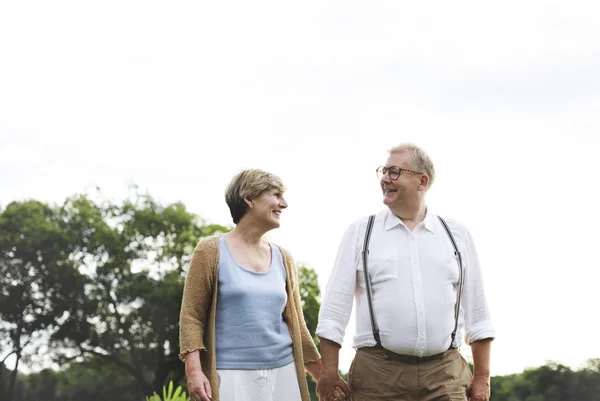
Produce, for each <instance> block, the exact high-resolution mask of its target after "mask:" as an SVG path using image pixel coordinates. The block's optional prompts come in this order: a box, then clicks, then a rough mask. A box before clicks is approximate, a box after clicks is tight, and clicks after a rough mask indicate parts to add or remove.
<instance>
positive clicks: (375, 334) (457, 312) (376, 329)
mask: <svg viewBox="0 0 600 401" xmlns="http://www.w3.org/2000/svg"><path fill="white" fill-rule="evenodd" d="M438 219H439V220H440V222H441V223H442V226H443V227H444V230H445V231H446V234H448V238H450V242H452V247H453V248H454V256H455V257H456V260H457V262H458V270H459V271H458V291H456V304H455V305H454V330H452V334H451V342H450V347H451V348H452V347H453V346H454V339H455V338H456V331H457V330H458V318H459V315H460V301H461V298H462V292H463V285H464V272H463V262H462V255H461V253H460V251H459V250H458V245H457V244H456V240H455V239H454V236H453V235H452V231H450V227H448V224H447V223H446V221H444V219H443V218H441V217H440V216H438ZM374 224H375V215H371V216H369V220H368V221H367V229H366V231H365V240H364V243H363V249H362V261H363V274H364V276H365V288H366V291H367V301H368V304H369V316H370V318H371V328H372V330H373V337H374V338H375V342H376V343H377V346H378V347H382V345H381V338H380V336H379V326H378V325H377V318H376V316H375V312H374V309H373V296H372V289H371V278H370V276H369V271H368V260H369V242H370V241H371V232H372V231H373V225H374ZM382 348H383V347H382Z"/></svg>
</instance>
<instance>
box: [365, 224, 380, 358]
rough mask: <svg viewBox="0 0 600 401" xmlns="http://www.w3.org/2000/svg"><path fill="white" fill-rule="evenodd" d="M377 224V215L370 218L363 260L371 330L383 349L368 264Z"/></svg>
mask: <svg viewBox="0 0 600 401" xmlns="http://www.w3.org/2000/svg"><path fill="white" fill-rule="evenodd" d="M374 223H375V215H371V216H369V221H368V222H367V231H366V232H365V242H364V243H363V250H362V260H363V273H364V275H365V288H366V289H367V301H368V303H369V315H370V316H371V328H372V329H373V337H375V342H376V343H377V345H378V346H379V347H381V339H380V338H379V326H378V325H377V318H376V317H375V313H374V311H373V296H372V292H371V279H370V278H369V272H368V268H367V264H368V261H369V241H371V232H372V231H373V224H374Z"/></svg>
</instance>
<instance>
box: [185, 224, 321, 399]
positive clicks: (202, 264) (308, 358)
mask: <svg viewBox="0 0 600 401" xmlns="http://www.w3.org/2000/svg"><path fill="white" fill-rule="evenodd" d="M280 249H281V253H282V255H283V264H284V266H285V272H286V277H287V280H286V292H287V295H288V300H287V304H286V305H285V310H284V312H283V320H284V321H285V322H286V323H287V326H288V328H289V331H290V334H291V336H292V349H293V352H294V362H295V365H296V372H297V375H298V385H299V386H300V394H301V395H302V401H309V400H310V396H309V393H308V385H307V383H306V373H305V371H304V364H305V363H308V362H315V361H318V360H319V359H320V356H319V352H318V351H317V348H316V347H315V343H314V342H313V339H312V337H311V336H310V333H309V331H308V329H307V328H306V323H305V322H304V316H303V314H302V304H301V303H300V292H299V290H298V272H297V271H296V267H295V265H294V261H293V259H292V257H291V256H290V254H289V252H287V251H286V250H285V249H283V248H280ZM218 263H219V236H212V237H206V238H203V239H202V240H200V242H199V243H198V245H196V248H195V249H194V253H193V255H192V261H191V262H190V268H189V271H188V274H187V277H186V279H185V287H184V290H183V300H182V303H181V314H180V317H179V347H180V354H179V358H180V359H181V360H182V361H184V360H185V356H186V355H187V354H188V353H190V352H192V351H195V350H200V363H201V365H202V371H203V372H204V374H205V375H206V377H207V378H208V380H209V381H210V387H211V389H212V399H213V401H219V385H218V379H217V369H216V355H215V354H216V351H215V347H216V342H215V316H216V311H217V285H218V282H219V280H218V277H219V276H218V272H217V265H218Z"/></svg>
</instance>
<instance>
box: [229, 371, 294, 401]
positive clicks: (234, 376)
mask: <svg viewBox="0 0 600 401" xmlns="http://www.w3.org/2000/svg"><path fill="white" fill-rule="evenodd" d="M217 376H218V378H219V398H220V400H221V401H301V398H300V388H299V386H298V376H297V375H296V365H295V364H294V362H292V363H290V364H289V365H285V366H282V367H280V368H275V369H260V370H237V369H217Z"/></svg>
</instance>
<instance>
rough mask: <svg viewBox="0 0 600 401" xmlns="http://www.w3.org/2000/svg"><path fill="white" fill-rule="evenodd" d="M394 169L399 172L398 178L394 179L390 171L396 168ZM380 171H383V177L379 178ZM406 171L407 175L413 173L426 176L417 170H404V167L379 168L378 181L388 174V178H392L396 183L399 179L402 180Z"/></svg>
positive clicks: (376, 172) (376, 171)
mask: <svg viewBox="0 0 600 401" xmlns="http://www.w3.org/2000/svg"><path fill="white" fill-rule="evenodd" d="M394 167H395V168H397V169H398V170H399V171H398V176H397V177H396V178H392V176H391V175H390V169H391V168H394ZM379 170H381V177H379ZM404 171H406V172H407V173H413V174H424V173H421V172H418V171H415V170H409V169H407V168H402V167H398V166H390V167H385V166H379V167H377V168H376V169H375V174H376V175H377V179H379V180H381V179H382V178H383V177H384V176H385V175H386V174H387V176H388V177H389V178H390V180H392V181H396V180H397V179H398V178H400V176H401V175H402V173H403V172H404ZM394 175H395V174H394Z"/></svg>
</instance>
